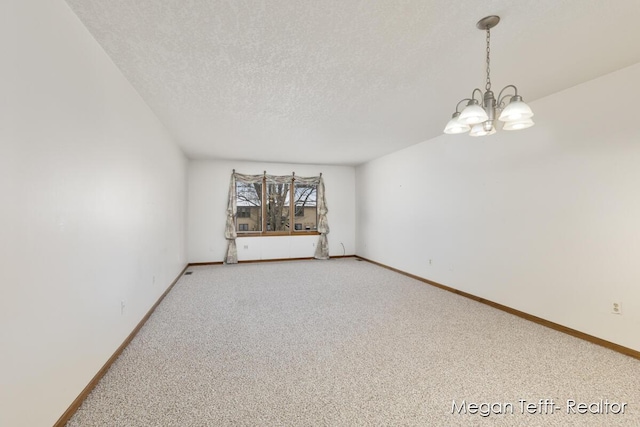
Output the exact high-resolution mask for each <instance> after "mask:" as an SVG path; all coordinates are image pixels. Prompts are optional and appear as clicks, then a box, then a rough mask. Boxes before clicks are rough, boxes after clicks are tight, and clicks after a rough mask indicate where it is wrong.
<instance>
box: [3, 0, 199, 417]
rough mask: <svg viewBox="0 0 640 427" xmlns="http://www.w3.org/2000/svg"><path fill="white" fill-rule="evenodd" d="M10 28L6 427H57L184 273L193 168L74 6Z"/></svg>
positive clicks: (25, 15)
mask: <svg viewBox="0 0 640 427" xmlns="http://www.w3.org/2000/svg"><path fill="white" fill-rule="evenodd" d="M2 16H3V17H4V18H5V19H3V24H2V25H1V26H0V43H1V47H2V49H1V51H2V56H3V61H2V64H3V65H2V67H0V82H1V86H2V91H1V92H2V95H1V96H0V144H1V146H0V149H1V152H0V196H1V199H2V202H1V203H2V207H1V209H0V263H1V265H0V347H1V348H2V350H1V351H0V425H2V426H29V427H32V426H51V425H52V424H53V423H54V422H55V421H56V420H57V419H58V417H60V415H61V414H62V413H63V412H64V411H65V410H66V409H67V407H68V406H69V405H70V404H71V402H72V401H73V400H74V399H75V398H76V396H78V394H79V393H80V392H81V391H82V389H83V388H84V387H85V386H86V385H87V383H88V382H89V381H90V380H91V378H92V377H93V376H94V375H95V374H96V372H98V370H99V369H100V368H101V367H102V365H103V364H104V363H105V362H106V361H107V359H108V358H109V357H110V356H111V355H112V354H113V352H114V351H115V350H116V349H117V348H118V346H119V345H120V344H121V343H122V342H123V340H124V339H125V338H126V337H127V335H129V333H130V332H131V331H132V330H133V328H134V327H135V326H136V324H137V323H138V322H139V321H140V320H141V318H142V317H143V316H144V314H145V313H146V312H147V311H148V310H149V308H150V307H151V306H152V305H153V303H154V302H155V301H156V300H157V299H158V298H159V297H160V295H161V294H162V292H163V291H164V290H165V289H166V288H167V287H168V286H169V285H170V284H171V282H172V281H173V279H174V278H175V277H176V276H177V275H178V274H179V273H180V271H181V270H182V268H183V267H184V266H185V264H186V243H185V237H186V232H185V228H186V226H185V221H186V192H187V184H186V178H187V160H186V158H185V157H184V155H183V154H182V152H181V151H180V150H179V149H178V148H177V147H176V145H175V144H174V143H173V142H172V140H171V138H170V137H169V135H168V134H167V132H166V131H165V130H164V128H163V127H162V125H161V124H160V123H159V121H158V120H157V119H156V117H155V116H154V114H153V113H152V112H151V111H150V110H149V108H148V107H147V106H146V105H145V104H144V103H143V102H142V100H141V99H140V98H139V96H138V95H137V93H136V92H135V91H134V90H133V89H132V87H131V86H130V85H129V83H128V82H127V81H126V80H125V79H124V77H123V76H122V75H121V74H120V72H119V71H118V70H117V69H116V67H115V66H114V65H113V64H112V63H111V61H110V60H109V59H108V57H107V56H106V54H105V53H104V52H103V51H102V50H101V49H100V48H99V46H98V45H97V43H96V42H95V41H94V40H93V38H92V37H91V36H90V35H89V34H88V32H87V31H86V30H85V28H84V27H83V26H82V25H81V24H80V23H79V21H78V20H77V18H76V17H75V15H73V14H72V13H71V12H70V10H69V9H68V7H67V5H66V3H64V2H63V1H62V0H28V1H27V0H6V1H3V4H2ZM121 301H125V304H126V305H125V308H124V313H123V314H121Z"/></svg>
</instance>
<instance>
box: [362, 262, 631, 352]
mask: <svg viewBox="0 0 640 427" xmlns="http://www.w3.org/2000/svg"><path fill="white" fill-rule="evenodd" d="M355 257H356V258H359V259H361V260H363V261H367V262H370V263H371V264H375V265H377V266H379V267H383V268H386V269H388V270H391V271H394V272H396V273H399V274H402V275H404V276H407V277H410V278H412V279H415V280H419V281H420V282H423V283H426V284H428V285H431V286H435V287H436V288H440V289H443V290H445V291H448V292H451V293H454V294H456V295H460V296H463V297H465V298H469V299H472V300H474V301H477V302H480V303H482V304H486V305H488V306H490V307H493V308H497V309H498V310H502V311H504V312H507V313H509V314H513V315H515V316H518V317H521V318H523V319H526V320H529V321H531V322H534V323H537V324H539V325H542V326H546V327H547V328H551V329H554V330H556V331H559V332H563V333H565V334H567V335H571V336H573V337H576V338H580V339H582V340H585V341H588V342H590V343H593V344H596V345H599V346H601V347H605V348H608V349H609V350H613V351H615V352H618V353H622V354H624V355H625V356H629V357H633V358H634V359H638V360H640V351H637V350H633V349H631V348H628V347H625V346H622V345H620V344H616V343H613V342H611V341H607V340H603V339H602V338H598V337H595V336H593V335H589V334H586V333H584V332H580V331H578V330H576V329H572V328H569V327H567V326H563V325H561V324H559V323H555V322H551V321H550V320H546V319H543V318H541V317H538V316H534V315H532V314H529V313H525V312H524V311H520V310H516V309H515V308H511V307H509V306H506V305H503V304H500V303H497V302H494V301H491V300H488V299H485V298H481V297H479V296H476V295H473V294H470V293H468V292H464V291H461V290H458V289H456V288H452V287H450V286H447V285H443V284H442V283H438V282H434V281H433V280H429V279H425V278H424V277H420V276H416V275H415V274H411V273H407V272H406V271H402V270H398V269H397V268H393V267H389V266H388V265H385V264H382V263H379V262H376V261H372V260H370V259H367V258H364V257H361V256H359V255H356V256H355Z"/></svg>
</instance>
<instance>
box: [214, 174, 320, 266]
mask: <svg viewBox="0 0 640 427" xmlns="http://www.w3.org/2000/svg"><path fill="white" fill-rule="evenodd" d="M263 180H265V181H266V183H267V184H269V183H275V184H290V183H291V182H292V180H293V182H294V185H295V183H301V184H307V185H316V188H317V210H318V227H317V230H318V233H319V234H320V237H319V239H318V244H317V245H316V251H315V254H314V258H316V259H329V240H328V238H327V234H329V223H328V222H327V213H328V212H329V209H328V208H327V201H326V199H325V188H324V180H323V179H322V174H320V175H319V176H312V177H301V176H296V175H295V173H293V174H292V175H267V173H266V172H265V173H264V174H262V175H246V174H241V173H237V172H236V171H235V170H234V171H233V173H232V174H231V181H230V183H229V196H228V199H227V220H226V224H225V230H224V237H225V239H227V253H226V256H225V259H224V263H225V264H237V263H238V249H237V247H236V238H237V237H238V233H237V232H236V221H235V220H236V214H237V210H238V198H237V193H236V185H237V183H238V182H242V183H245V184H258V183H262V182H263ZM292 191H293V189H292Z"/></svg>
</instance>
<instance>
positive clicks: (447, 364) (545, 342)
mask: <svg viewBox="0 0 640 427" xmlns="http://www.w3.org/2000/svg"><path fill="white" fill-rule="evenodd" d="M189 270H190V271H192V272H193V274H192V275H187V276H183V277H182V278H181V279H180V280H179V281H178V283H177V284H176V285H175V286H174V288H173V290H172V291H171V292H170V293H169V294H168V295H167V297H166V298H165V299H164V301H163V302H162V303H161V304H160V305H159V306H158V308H157V309H156V311H155V312H154V313H153V315H152V316H151V317H150V319H149V320H148V322H147V323H146V324H145V326H144V327H143V328H142V330H141V331H140V332H139V334H138V335H137V336H136V337H135V339H134V340H133V341H132V342H131V344H130V345H129V346H128V347H127V348H126V349H125V351H124V352H123V354H122V355H121V356H120V358H119V359H118V360H117V361H116V362H115V363H114V364H113V366H112V367H111V369H110V370H109V372H108V373H107V374H106V375H105V376H104V378H103V379H102V381H101V382H100V383H99V384H98V386H97V387H96V388H95V389H94V391H93V392H92V393H91V395H90V396H89V397H88V398H87V399H86V401H85V402H84V403H83V405H82V406H81V407H80V409H79V410H78V411H77V413H76V414H75V416H74V417H73V418H72V419H71V420H70V422H69V423H68V426H130V427H135V426H144V427H148V426H181V427H185V426H231V425H233V426H369V425H372V426H373V425H375V426H388V425H402V426H404V425H408V426H456V425H460V426H472V425H473V426H483V425H487V426H494V425H495V426H605V425H606V426H639V425H640V361H638V360H635V359H632V358H630V357H627V356H623V355H621V354H618V353H615V352H613V351H610V350H607V349H605V348H602V347H599V346H596V345H593V344H590V343H588V342H585V341H582V340H579V339H577V338H573V337H571V336H568V335H564V334H562V333H559V332H556V331H553V330H550V329H547V328H545V327H542V326H539V325H537V324H534V323H531V322H528V321H526V320H523V319H520V318H518V317H515V316H512V315H510V314H507V313H504V312H501V311H498V310H495V309H493V308H490V307H488V306H485V305H483V304H480V303H477V302H475V301H472V300H469V299H466V298H463V297H460V296H457V295H454V294H452V293H449V292H446V291H442V290H440V289H437V288H434V287H431V286H429V285H426V284H424V283H421V282H418V281H416V280H413V279H410V278H408V277H405V276H402V275H400V274H397V273H394V272H391V271H389V270H386V269H383V268H380V267H377V266H375V265H373V264H370V263H368V262H364V261H362V262H361V261H358V260H356V259H354V258H343V259H336V260H330V261H290V262H275V263H260V264H241V265H234V266H206V267H191V268H190V269H189ZM541 400H542V403H540V401H541ZM550 400H553V405H551V404H550ZM601 400H602V404H600V405H594V404H593V403H599V402H601ZM568 401H569V405H572V404H571V401H575V405H574V406H572V407H571V408H570V409H572V410H574V411H575V413H571V414H567V403H568ZM454 402H455V410H454V411H453V412H454V413H452V407H453V406H454ZM581 402H584V403H586V404H590V406H586V410H587V413H582V414H581V413H580V412H581V411H582V409H583V407H581V406H579V405H580V403H581ZM474 403H475V404H477V407H474V406H473V404H474ZM622 403H626V405H625V406H624V407H623V406H621V405H622ZM528 404H531V405H532V406H531V407H529V408H527V405H528ZM615 404H619V405H620V406H616V405H615ZM463 405H465V406H463ZM489 405H490V406H489ZM555 406H557V409H554V407H555ZM474 408H475V409H474ZM623 408H624V413H622V411H623ZM528 411H535V412H537V413H535V414H532V413H528ZM590 411H600V412H605V411H607V412H609V413H608V414H592V413H590ZM487 412H492V413H491V414H489V415H488V416H484V415H487ZM497 412H506V413H503V414H498V413H497ZM613 412H620V413H618V414H614V413H613Z"/></svg>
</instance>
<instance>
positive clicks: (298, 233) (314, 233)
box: [236, 231, 320, 238]
mask: <svg viewBox="0 0 640 427" xmlns="http://www.w3.org/2000/svg"><path fill="white" fill-rule="evenodd" d="M236 233H237V235H238V238H241V237H282V236H291V237H295V236H318V235H320V233H318V232H317V231H294V232H292V233H288V232H278V231H273V232H269V231H267V232H265V233H259V232H251V231H249V232H245V231H237V232H236Z"/></svg>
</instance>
